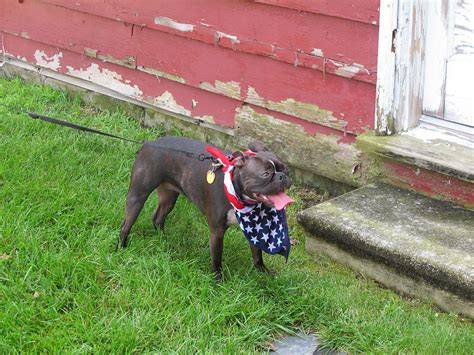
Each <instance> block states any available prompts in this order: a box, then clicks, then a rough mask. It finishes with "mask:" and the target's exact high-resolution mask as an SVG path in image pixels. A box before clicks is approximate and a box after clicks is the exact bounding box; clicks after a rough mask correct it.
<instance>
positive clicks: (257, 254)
mask: <svg viewBox="0 0 474 355" xmlns="http://www.w3.org/2000/svg"><path fill="white" fill-rule="evenodd" d="M249 245H250V250H252V257H253V265H254V266H255V269H257V271H260V272H268V269H267V267H266V266H265V264H264V263H263V255H262V249H259V248H257V247H256V246H254V245H252V243H250V242H249Z"/></svg>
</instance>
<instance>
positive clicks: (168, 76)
mask: <svg viewBox="0 0 474 355" xmlns="http://www.w3.org/2000/svg"><path fill="white" fill-rule="evenodd" d="M137 69H138V70H140V71H143V72H145V73H148V74H152V75H154V76H156V77H157V78H158V79H159V78H165V79H168V80H172V81H176V82H178V83H181V84H185V83H186V80H184V78H182V77H180V76H178V75H174V74H170V73H165V72H163V71H161V70H158V69H155V68H150V67H143V66H137Z"/></svg>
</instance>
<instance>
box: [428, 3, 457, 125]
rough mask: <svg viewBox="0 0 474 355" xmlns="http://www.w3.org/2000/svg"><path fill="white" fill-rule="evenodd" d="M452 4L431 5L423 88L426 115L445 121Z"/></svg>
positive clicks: (429, 8)
mask: <svg viewBox="0 0 474 355" xmlns="http://www.w3.org/2000/svg"><path fill="white" fill-rule="evenodd" d="M450 3H451V1H450V0H439V1H431V2H429V4H428V12H427V25H426V39H425V43H424V45H425V51H426V55H425V69H424V78H425V80H427V81H428V83H429V84H428V85H424V87H423V113H424V114H426V115H430V116H434V117H439V118H443V116H444V95H445V92H446V91H445V89H446V59H447V58H448V55H449V51H450V48H449V47H450V46H449V43H448V41H447V40H446V41H443V38H445V39H448V38H450V37H449V33H450V32H451V30H450V26H449V24H450V21H449V19H450V13H451V12H453V6H452V5H450Z"/></svg>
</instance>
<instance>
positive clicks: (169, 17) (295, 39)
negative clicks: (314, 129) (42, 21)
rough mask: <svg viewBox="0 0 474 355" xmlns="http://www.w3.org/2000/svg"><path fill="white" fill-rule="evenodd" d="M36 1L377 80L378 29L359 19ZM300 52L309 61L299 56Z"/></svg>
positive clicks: (203, 4)
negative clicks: (344, 67) (343, 68)
mask: <svg viewBox="0 0 474 355" xmlns="http://www.w3.org/2000/svg"><path fill="white" fill-rule="evenodd" d="M41 2H43V3H47V4H52V5H57V6H61V7H65V8H69V9H72V10H75V11H81V12H85V13H89V14H94V15H97V16H102V17H106V18H110V19H114V20H118V21H125V22H128V23H130V24H134V25H136V26H137V30H139V28H141V27H147V28H153V29H155V30H158V31H162V32H166V33H171V34H174V35H178V36H182V37H186V38H190V39H193V40H198V41H201V42H204V43H207V44H211V45H216V46H219V47H223V48H229V49H232V50H234V51H240V52H244V53H250V54H255V55H262V56H266V57H269V58H272V59H274V60H279V61H284V62H286V63H289V64H291V65H296V66H303V67H307V68H310V69H314V70H319V71H325V72H327V73H331V74H335V75H339V73H340V72H341V71H338V69H339V67H341V66H348V67H351V71H349V72H347V71H346V73H350V78H352V79H354V80H362V81H367V82H371V83H375V80H376V75H375V74H376V52H377V33H378V28H377V26H373V25H367V24H364V23H361V22H355V21H349V20H345V19H341V18H337V17H329V16H323V15H319V14H313V13H303V14H300V13H297V12H296V11H291V10H288V9H284V8H278V7H264V6H261V5H259V4H253V3H248V2H237V1H236V2H222V1H212V0H205V1H199V2H195V1H183V0H180V1H174V2H173V3H170V2H169V1H166V0H160V1H146V0H141V1H136V2H134V3H133V6H131V5H130V3H129V2H128V1H125V0H121V1H114V2H107V3H105V4H104V3H100V5H98V3H97V2H96V1H93V0H84V1H81V2H71V1H65V0H41ZM282 29H284V30H282ZM354 39H357V40H354ZM300 56H301V57H304V58H308V57H309V59H312V61H311V60H310V61H308V60H300V58H299V57H300ZM321 58H324V59H325V60H327V61H333V62H335V63H337V66H336V67H334V68H333V67H331V66H330V65H325V63H324V62H323V61H321V64H319V65H318V64H316V63H317V62H318V59H319V60H320V59H321ZM329 64H330V62H329ZM342 73H344V71H342Z"/></svg>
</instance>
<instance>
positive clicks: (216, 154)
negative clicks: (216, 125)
mask: <svg viewBox="0 0 474 355" xmlns="http://www.w3.org/2000/svg"><path fill="white" fill-rule="evenodd" d="M206 150H207V151H208V152H209V153H211V154H212V156H214V157H216V158H217V159H220V161H221V162H222V163H223V164H225V165H229V164H231V162H230V160H229V159H227V157H226V155H225V154H224V153H223V152H221V151H220V150H219V149H217V148H214V147H211V146H207V147H206Z"/></svg>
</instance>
